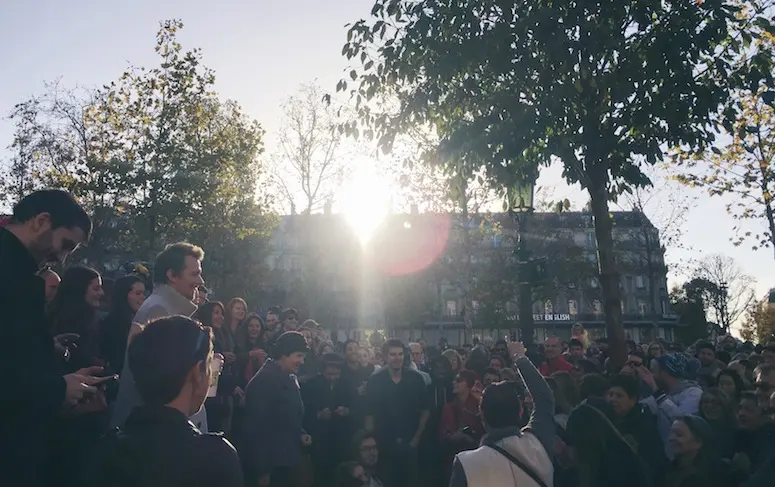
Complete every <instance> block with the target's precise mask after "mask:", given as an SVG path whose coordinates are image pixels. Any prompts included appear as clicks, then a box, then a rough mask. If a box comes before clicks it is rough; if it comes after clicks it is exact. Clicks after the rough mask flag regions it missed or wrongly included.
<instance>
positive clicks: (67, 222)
mask: <svg viewBox="0 0 775 487" xmlns="http://www.w3.org/2000/svg"><path fill="white" fill-rule="evenodd" d="M42 213H48V214H49V216H51V228H52V229H54V230H56V229H57V228H62V227H64V228H80V229H81V230H83V233H84V236H85V239H86V240H88V239H89V236H90V235H91V229H92V224H91V219H90V218H89V215H87V214H86V211H85V210H84V209H83V207H81V205H80V204H79V203H78V202H77V201H75V198H73V195H72V194H70V193H68V192H67V191H64V190H61V189H42V190H40V191H35V192H34V193H30V194H28V195H27V196H25V197H24V198H22V199H21V200H19V202H18V203H16V205H14V207H13V215H12V216H11V223H25V222H28V221H30V220H32V219H33V218H35V217H36V216H38V215H40V214H42Z"/></svg>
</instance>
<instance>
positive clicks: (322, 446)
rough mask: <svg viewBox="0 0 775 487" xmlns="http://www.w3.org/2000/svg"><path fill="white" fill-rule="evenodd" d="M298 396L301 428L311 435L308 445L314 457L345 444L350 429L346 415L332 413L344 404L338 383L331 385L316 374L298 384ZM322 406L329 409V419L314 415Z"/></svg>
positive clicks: (328, 452)
mask: <svg viewBox="0 0 775 487" xmlns="http://www.w3.org/2000/svg"><path fill="white" fill-rule="evenodd" d="M301 397H302V399H303V400H304V411H305V414H304V429H305V430H306V431H307V433H309V434H310V435H312V438H314V443H313V445H312V446H313V449H314V450H315V451H316V452H317V456H319V455H320V454H326V455H328V454H331V453H333V452H332V451H330V450H331V449H332V448H341V447H347V446H349V445H347V443H346V440H347V437H346V434H347V433H349V431H350V424H349V415H348V416H344V417H343V416H337V415H336V414H335V413H334V410H335V409H336V408H338V407H339V406H343V407H348V406H347V400H346V396H345V395H344V394H343V390H342V389H341V388H340V386H339V384H338V383H337V384H334V385H333V387H332V386H331V384H330V383H329V382H328V381H327V380H326V378H325V377H323V376H322V375H317V376H315V377H313V378H312V379H310V380H308V381H307V383H306V384H302V385H301ZM326 408H328V409H330V410H331V418H330V419H320V418H318V417H317V415H318V413H319V412H320V411H322V410H323V409H326ZM350 439H352V436H350Z"/></svg>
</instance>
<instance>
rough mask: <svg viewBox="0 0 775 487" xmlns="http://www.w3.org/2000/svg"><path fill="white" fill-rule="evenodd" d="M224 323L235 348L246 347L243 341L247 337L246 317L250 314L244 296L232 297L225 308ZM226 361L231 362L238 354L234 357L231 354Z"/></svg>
mask: <svg viewBox="0 0 775 487" xmlns="http://www.w3.org/2000/svg"><path fill="white" fill-rule="evenodd" d="M224 311H225V316H224V323H225V324H226V325H227V326H226V332H228V333H229V334H230V335H231V340H232V343H233V344H234V347H233V348H234V350H235V351H236V350H241V349H243V348H244V345H245V344H244V343H243V341H244V340H245V338H246V335H245V317H246V316H247V314H248V303H246V302H245V300H244V299H242V298H232V299H231V300H230V301H229V302H228V303H227V304H226V308H225V310H224ZM224 358H225V359H226V363H227V364H230V363H232V362H234V361H236V360H237V357H236V355H234V357H233V358H232V357H231V355H230V356H228V357H226V356H224Z"/></svg>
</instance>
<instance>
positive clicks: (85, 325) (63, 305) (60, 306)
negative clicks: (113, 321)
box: [49, 266, 100, 341]
mask: <svg viewBox="0 0 775 487" xmlns="http://www.w3.org/2000/svg"><path fill="white" fill-rule="evenodd" d="M98 277H100V273H99V272H97V271H96V270H94V269H92V268H91V267H85V266H76V267H71V268H69V269H67V270H66V271H65V273H64V275H63V276H62V282H61V283H60V284H59V289H58V290H57V294H56V296H55V297H54V300H53V301H52V302H51V307H50V308H49V315H50V316H51V322H52V325H53V326H52V330H53V333H54V334H55V335H58V334H60V333H78V334H79V335H82V337H81V338H82V339H83V340H87V337H86V335H94V334H95V332H94V329H93V328H92V325H93V324H94V320H95V317H96V316H97V310H95V309H94V308H92V307H91V306H89V304H87V303H86V299H85V297H86V290H87V289H88V288H89V284H91V282H92V281H93V280H94V279H97V278H98ZM79 341H80V340H79Z"/></svg>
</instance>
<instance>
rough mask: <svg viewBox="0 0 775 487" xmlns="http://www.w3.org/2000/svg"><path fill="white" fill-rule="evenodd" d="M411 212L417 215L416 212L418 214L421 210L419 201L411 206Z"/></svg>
mask: <svg viewBox="0 0 775 487" xmlns="http://www.w3.org/2000/svg"><path fill="white" fill-rule="evenodd" d="M409 212H410V213H411V214H412V215H416V214H418V213H419V212H420V210H419V208H418V206H417V203H412V206H410V210H409Z"/></svg>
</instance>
